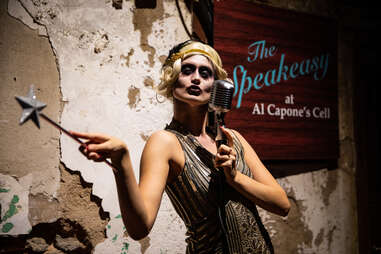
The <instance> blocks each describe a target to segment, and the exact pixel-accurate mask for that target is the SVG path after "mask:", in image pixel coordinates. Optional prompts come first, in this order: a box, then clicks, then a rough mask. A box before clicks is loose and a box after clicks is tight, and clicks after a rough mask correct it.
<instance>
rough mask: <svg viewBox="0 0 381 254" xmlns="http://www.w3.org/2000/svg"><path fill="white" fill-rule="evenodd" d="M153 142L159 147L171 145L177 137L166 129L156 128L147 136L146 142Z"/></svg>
mask: <svg viewBox="0 0 381 254" xmlns="http://www.w3.org/2000/svg"><path fill="white" fill-rule="evenodd" d="M148 143H150V144H155V145H158V146H160V147H167V146H172V145H174V144H176V143H177V138H176V136H175V134H173V133H171V132H169V131H166V130H158V131H155V132H154V133H152V135H151V136H150V137H149V138H148V140H147V144H148Z"/></svg>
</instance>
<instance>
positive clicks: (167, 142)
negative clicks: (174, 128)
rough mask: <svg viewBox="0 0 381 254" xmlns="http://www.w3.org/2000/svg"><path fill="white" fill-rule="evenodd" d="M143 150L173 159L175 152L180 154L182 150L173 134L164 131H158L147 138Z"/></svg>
mask: <svg viewBox="0 0 381 254" xmlns="http://www.w3.org/2000/svg"><path fill="white" fill-rule="evenodd" d="M145 150H149V151H151V152H155V153H159V154H160V155H161V156H167V157H168V158H169V159H173V156H176V155H175V154H176V152H177V153H178V152H180V151H181V150H182V148H181V145H180V143H179V141H178V139H177V137H176V135H175V134H173V133H171V132H169V131H166V130H159V131H155V132H154V133H153V134H152V135H151V136H150V137H149V138H148V140H147V143H146V145H145Z"/></svg>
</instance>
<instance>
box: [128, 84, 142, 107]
mask: <svg viewBox="0 0 381 254" xmlns="http://www.w3.org/2000/svg"><path fill="white" fill-rule="evenodd" d="M139 101H140V89H139V88H137V87H134V86H133V87H130V88H129V89H128V106H130V108H136V105H137V104H138V102H139Z"/></svg>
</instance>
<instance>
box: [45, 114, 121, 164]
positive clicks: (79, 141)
mask: <svg viewBox="0 0 381 254" xmlns="http://www.w3.org/2000/svg"><path fill="white" fill-rule="evenodd" d="M39 115H40V116H41V117H42V118H44V119H45V120H46V121H47V122H49V123H51V124H52V125H53V126H54V127H56V128H57V129H59V130H61V131H62V132H63V133H65V134H66V135H68V136H69V137H71V138H72V139H74V140H75V141H77V142H78V143H79V144H81V145H82V144H83V143H84V142H83V141H82V140H80V139H79V138H77V137H76V136H74V135H73V134H71V133H70V132H69V131H68V130H66V129H65V128H63V127H62V126H61V125H59V124H58V123H56V122H54V121H53V120H52V119H50V118H49V117H48V116H47V115H45V114H44V113H41V112H40V113H39ZM104 162H105V163H106V164H107V165H109V166H110V167H111V168H112V169H113V170H114V171H115V170H117V168H116V167H115V166H114V165H113V164H112V163H111V162H109V161H108V160H107V159H105V160H104Z"/></svg>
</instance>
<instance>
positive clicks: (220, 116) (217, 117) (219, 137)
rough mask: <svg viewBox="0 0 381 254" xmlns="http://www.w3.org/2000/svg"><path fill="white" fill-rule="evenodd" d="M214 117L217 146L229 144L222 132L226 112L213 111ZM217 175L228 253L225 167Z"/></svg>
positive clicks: (225, 250) (220, 210) (225, 245)
mask: <svg viewBox="0 0 381 254" xmlns="http://www.w3.org/2000/svg"><path fill="white" fill-rule="evenodd" d="M213 113H214V114H213V117H214V119H213V120H214V126H213V127H215V129H216V131H215V133H216V138H215V141H216V146H217V149H218V148H219V147H220V146H221V145H227V144H228V142H227V138H226V135H225V134H224V133H223V132H222V130H221V127H225V121H224V117H225V112H221V111H214V112H213ZM216 176H217V184H218V193H217V196H218V218H219V220H220V224H221V229H222V232H223V238H224V243H223V253H228V252H229V251H228V241H227V233H228V232H227V230H226V223H225V220H226V213H225V195H224V194H225V188H224V187H225V182H226V180H225V173H224V169H223V168H221V167H219V168H218V172H217V174H216Z"/></svg>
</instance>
